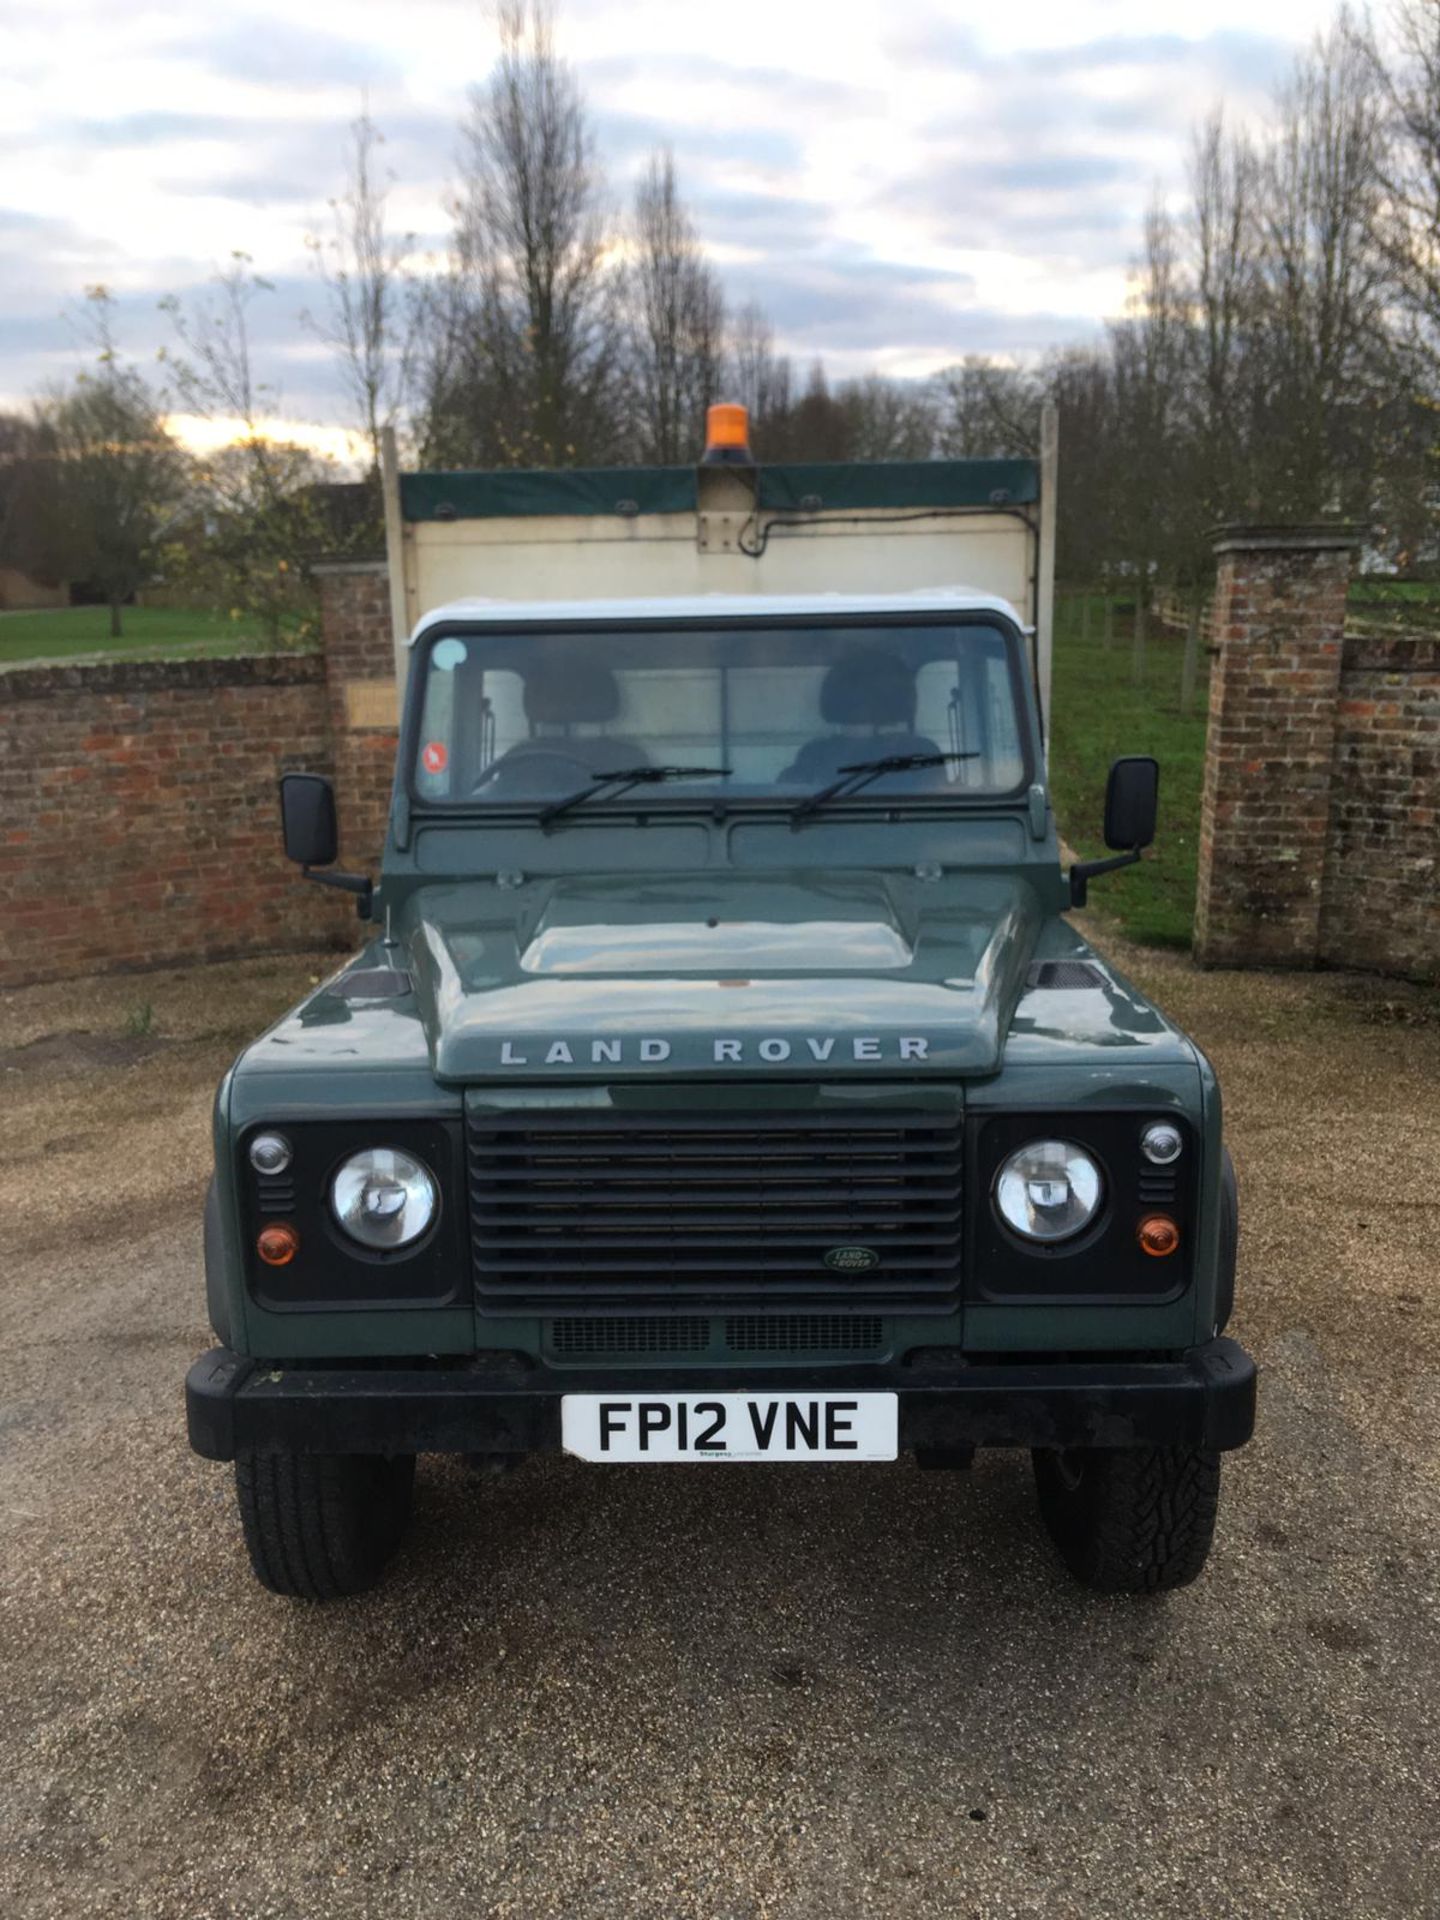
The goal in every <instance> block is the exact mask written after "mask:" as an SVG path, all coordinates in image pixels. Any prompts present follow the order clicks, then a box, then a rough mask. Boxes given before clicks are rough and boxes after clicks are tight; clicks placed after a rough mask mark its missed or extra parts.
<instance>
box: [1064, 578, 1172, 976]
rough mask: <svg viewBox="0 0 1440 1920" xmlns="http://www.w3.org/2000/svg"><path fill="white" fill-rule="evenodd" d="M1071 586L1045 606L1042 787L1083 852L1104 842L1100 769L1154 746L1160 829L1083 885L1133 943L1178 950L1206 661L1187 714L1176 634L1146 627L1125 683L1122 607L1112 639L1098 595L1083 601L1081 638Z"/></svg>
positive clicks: (1127, 632)
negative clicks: (1134, 860) (1106, 638)
mask: <svg viewBox="0 0 1440 1920" xmlns="http://www.w3.org/2000/svg"><path fill="white" fill-rule="evenodd" d="M1081 604H1082V597H1081V596H1080V595H1078V594H1067V595H1065V596H1064V597H1063V598H1062V597H1058V596H1057V599H1056V605H1055V678H1054V687H1053V698H1052V734H1053V738H1052V740H1051V746H1050V775H1051V787H1052V792H1053V796H1054V802H1055V812H1056V816H1057V818H1058V820H1059V823H1060V831H1061V833H1062V834H1063V835H1064V836H1065V838H1066V840H1067V841H1068V842H1069V843H1070V845H1071V846H1072V847H1074V848H1075V850H1076V852H1077V853H1079V854H1081V855H1082V856H1083V857H1085V858H1087V859H1089V858H1093V857H1096V856H1100V855H1103V854H1104V853H1105V852H1106V851H1107V849H1106V847H1105V844H1104V841H1103V839H1102V838H1101V821H1102V819H1103V817H1104V811H1105V776H1106V774H1107V773H1108V772H1109V769H1110V762H1111V761H1112V760H1115V759H1118V758H1119V756H1120V755H1121V754H1125V753H1153V754H1154V756H1155V758H1156V759H1157V760H1158V761H1159V762H1160V830H1159V833H1158V834H1157V835H1156V840H1155V845H1154V847H1153V848H1152V849H1151V850H1150V852H1149V853H1147V854H1146V855H1145V858H1144V859H1143V861H1142V862H1141V864H1140V865H1139V866H1138V867H1132V868H1130V869H1128V870H1127V871H1126V872H1123V873H1116V874H1110V875H1107V876H1106V877H1105V878H1104V879H1101V880H1097V881H1094V882H1093V883H1092V886H1091V892H1090V898H1091V900H1092V901H1093V902H1094V903H1095V904H1096V906H1098V907H1101V908H1103V910H1104V911H1105V912H1106V913H1107V914H1109V915H1110V916H1112V917H1113V918H1114V919H1116V920H1118V921H1119V922H1120V924H1121V926H1122V927H1123V928H1124V930H1125V932H1126V933H1127V934H1128V935H1129V936H1130V938H1131V939H1132V940H1139V941H1143V942H1144V943H1145V944H1146V945H1149V946H1160V947H1188V946H1189V944H1190V934H1191V925H1192V922H1193V920H1194V915H1195V869H1196V863H1197V859H1198V851H1199V838H1200V789H1201V784H1202V781H1203V777H1204V767H1205V713H1206V703H1207V699H1208V692H1207V670H1208V664H1209V663H1208V661H1207V660H1206V658H1205V655H1204V654H1203V652H1202V654H1201V659H1200V675H1199V681H1198V684H1197V687H1196V692H1195V703H1194V707H1193V709H1192V711H1191V712H1189V713H1186V714H1182V713H1181V711H1180V661H1181V656H1182V654H1183V652H1184V644H1185V643H1184V636H1183V635H1181V634H1172V633H1170V632H1169V631H1168V630H1167V629H1163V628H1159V627H1155V626H1153V625H1152V627H1151V630H1150V635H1149V638H1148V641H1147V644H1146V650H1145V651H1146V665H1145V684H1144V686H1143V687H1136V686H1134V685H1133V684H1132V681H1131V662H1130V643H1131V623H1130V615H1129V612H1128V611H1126V612H1124V613H1121V614H1117V617H1116V622H1115V629H1116V631H1115V640H1114V644H1113V645H1112V646H1111V647H1110V648H1108V649H1107V648H1106V647H1105V645H1104V643H1103V641H1102V639H1101V601H1100V596H1099V595H1098V594H1096V595H1094V596H1092V598H1091V602H1090V638H1089V639H1088V640H1082V638H1081Z"/></svg>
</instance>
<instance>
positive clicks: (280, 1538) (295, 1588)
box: [235, 1448, 415, 1600]
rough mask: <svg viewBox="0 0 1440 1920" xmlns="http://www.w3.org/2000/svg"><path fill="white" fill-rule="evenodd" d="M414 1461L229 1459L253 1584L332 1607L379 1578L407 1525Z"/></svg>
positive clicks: (275, 1455)
mask: <svg viewBox="0 0 1440 1920" xmlns="http://www.w3.org/2000/svg"><path fill="white" fill-rule="evenodd" d="M414 1485H415V1456H414V1455H413V1454H402V1455H401V1456H399V1457H398V1458H397V1459H393V1460H387V1459H385V1458H383V1457H381V1456H380V1455H378V1454H365V1453H342V1454H308V1453H289V1452H286V1451H284V1450H282V1449H272V1448H267V1449H265V1450H264V1451H261V1452H254V1453H240V1454H237V1455H236V1458H235V1493H236V1497H237V1499H238V1501H239V1503H240V1524H241V1526H242V1527H243V1528H244V1530H245V1545H246V1547H247V1548H248V1549H249V1552H250V1564H251V1566H252V1567H253V1568H254V1569H255V1577H256V1579H257V1580H259V1582H260V1583H261V1585H262V1586H266V1587H268V1588H269V1589H270V1591H271V1592H272V1593H282V1594H285V1595H286V1596H287V1597H288V1598H290V1599H293V1600H338V1599H340V1598H342V1597H343V1596H344V1595H345V1594H349V1593H362V1592H363V1591H364V1590H365V1588H366V1587H372V1586H374V1584H375V1582H376V1581H377V1580H378V1579H379V1578H380V1574H381V1572H382V1571H383V1569H384V1566H385V1563H386V1561H387V1560H388V1559H389V1558H390V1556H391V1554H392V1553H394V1551H395V1549H396V1547H398V1546H399V1544H400V1541H401V1539H402V1538H403V1537H404V1533H405V1529H406V1526H407V1525H408V1523H409V1519H410V1506H411V1500H412V1495H413V1491H414Z"/></svg>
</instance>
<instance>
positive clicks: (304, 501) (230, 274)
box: [161, 253, 344, 642]
mask: <svg viewBox="0 0 1440 1920" xmlns="http://www.w3.org/2000/svg"><path fill="white" fill-rule="evenodd" d="M273 292H274V288H273V286H272V285H271V283H270V282H269V281H268V280H266V279H264V278H263V277H262V276H260V275H259V274H257V273H256V272H255V271H254V268H253V266H252V264H251V261H250V258H249V255H248V254H244V253H235V254H233V255H232V256H231V261H230V265H229V266H228V267H227V268H226V269H225V270H224V271H223V272H222V273H220V274H217V275H216V278H215V283H214V287H213V290H212V292H211V293H210V294H209V295H205V296H201V297H200V298H199V299H197V300H195V301H193V302H192V303H191V305H190V306H189V307H188V308H187V307H185V306H184V305H183V304H182V303H181V302H180V301H179V300H177V299H174V298H170V299H167V300H164V301H162V302H161V307H162V309H163V310H164V311H165V312H166V313H168V315H169V316H170V320H171V324H172V326H173V327H174V330H175V336H176V340H177V343H178V344H177V347H176V348H175V349H172V350H169V351H167V352H166V354H165V359H166V362H167V364H168V366H169V368H170V370H171V375H172V378H173V379H174V382H175V389H176V393H177V395H178V397H179V398H180V400H181V401H182V402H183V404H184V405H186V406H187V407H188V408H189V409H190V410H191V411H192V412H194V413H195V414H197V415H199V416H200V417H201V418H202V419H206V420H210V421H214V422H216V423H217V424H219V425H220V426H222V427H225V428H229V429H231V430H232V437H231V439H230V440H229V441H228V442H227V443H225V444H223V445H222V446H221V447H220V448H219V449H218V450H217V451H216V452H215V453H213V454H212V455H210V456H209V457H208V458H207V459H205V460H204V461H202V462H201V463H200V464H199V468H198V474H197V477H198V481H199V485H200V492H201V499H202V506H203V512H204V515H205V518H206V522H207V527H206V538H205V542H204V550H203V562H202V564H203V563H208V564H209V565H210V566H212V567H213V568H214V569H216V570H217V571H218V575H219V582H218V584H219V585H220V586H221V587H222V588H223V590H224V593H225V597H226V598H227V599H228V600H229V602H230V603H231V605H232V606H233V607H234V608H235V609H236V610H237V611H243V612H247V613H251V614H254V615H255V616H256V617H257V618H258V619H259V620H260V621H261V622H262V623H263V625H264V627H265V629H266V632H267V634H268V635H269V637H270V639H271V640H272V642H278V641H279V640H280V638H281V637H282V635H283V634H284V633H285V632H286V630H287V629H302V630H303V628H304V627H305V626H306V625H307V624H308V623H309V622H310V621H311V620H312V619H313V616H314V595H313V591H312V588H311V584H310V573H309V569H310V563H311V562H312V561H313V560H314V559H315V558H316V557H317V555H318V554H320V553H321V552H323V551H325V550H326V549H327V548H333V547H335V546H337V545H343V544H344V540H343V536H342V538H341V539H339V540H337V539H336V538H335V534H334V529H333V528H332V526H331V525H330V523H329V522H328V520H327V517H326V512H325V506H324V496H323V493H322V491H321V482H322V481H323V480H324V478H325V471H326V470H325V467H324V464H323V463H322V462H321V461H320V460H319V459H317V457H316V456H315V455H314V454H313V453H312V452H310V450H309V449H308V448H306V447H303V446H298V445H296V444H295V443H293V442H291V441H287V440H282V439H280V438H278V437H276V436H275V434H274V432H273V422H274V420H275V418H276V417H277V415H278V414H279V411H280V394H279V391H278V389H277V388H276V387H275V386H274V385H273V384H271V383H270V382H269V381H267V380H265V379H263V378H262V377H261V375H260V373H259V372H258V370H257V367H256V363H255V353H254V346H253V340H252V331H251V310H252V308H253V307H254V305H255V303H256V301H257V300H260V299H263V298H264V297H265V296H266V295H268V294H270V293H273Z"/></svg>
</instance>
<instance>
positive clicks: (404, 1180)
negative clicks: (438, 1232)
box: [330, 1147, 440, 1252]
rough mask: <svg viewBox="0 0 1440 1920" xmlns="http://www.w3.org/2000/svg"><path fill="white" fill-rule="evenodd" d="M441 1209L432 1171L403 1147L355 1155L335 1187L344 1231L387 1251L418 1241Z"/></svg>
mask: <svg viewBox="0 0 1440 1920" xmlns="http://www.w3.org/2000/svg"><path fill="white" fill-rule="evenodd" d="M439 1204H440V1194H439V1189H438V1188H437V1187H436V1185H435V1176H434V1175H433V1174H432V1173H431V1171H430V1169H429V1168H428V1167H426V1166H424V1165H422V1164H421V1162H420V1161H419V1160H416V1159H415V1158H414V1157H413V1156H412V1155H410V1154H408V1153H401V1152H400V1150H399V1148H398V1147H370V1148H367V1149H366V1151H365V1152H364V1153H357V1154H354V1155H352V1156H351V1158H350V1159H348V1160H347V1161H346V1162H345V1164H344V1166H343V1167H341V1169H340V1171H339V1172H338V1173H337V1174H336V1176H335V1179H334V1181H333V1183H332V1184H331V1188H330V1208H331V1211H332V1212H333V1213H334V1215H335V1218H336V1220H337V1221H338V1222H339V1223H340V1225H341V1227H342V1228H343V1229H344V1230H345V1232H346V1233H348V1234H349V1235H350V1238H351V1239H352V1240H358V1241H359V1242H360V1244H361V1246H362V1247H374V1248H376V1249H377V1250H379V1251H381V1252H385V1251H388V1250H389V1249H391V1248H394V1247H408V1246H409V1245H410V1243H411V1241H412V1240H418V1239H419V1238H420V1236H421V1234H422V1233H424V1231H425V1229H426V1228H427V1227H428V1226H429V1225H430V1222H431V1221H432V1220H433V1219H434V1218H435V1212H436V1208H437V1207H438V1206H439Z"/></svg>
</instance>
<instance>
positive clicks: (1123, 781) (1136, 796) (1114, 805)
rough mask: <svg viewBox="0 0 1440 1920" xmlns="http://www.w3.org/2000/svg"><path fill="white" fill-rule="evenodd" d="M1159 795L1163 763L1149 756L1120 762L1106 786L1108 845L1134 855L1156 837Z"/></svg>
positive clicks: (1135, 754)
mask: <svg viewBox="0 0 1440 1920" xmlns="http://www.w3.org/2000/svg"><path fill="white" fill-rule="evenodd" d="M1159 793H1160V762H1159V761H1158V760H1152V759H1151V757H1150V755H1149V754H1148V753H1132V754H1129V755H1127V756H1126V757H1125V758H1124V759H1123V760H1117V761H1116V762H1115V763H1114V765H1113V766H1112V767H1111V769H1110V778H1109V779H1108V780H1107V781H1106V783H1105V844H1106V846H1107V847H1114V848H1116V849H1117V850H1121V849H1123V850H1124V851H1125V852H1127V853H1129V852H1132V851H1133V850H1134V849H1135V848H1137V847H1148V846H1150V845H1151V843H1152V842H1153V841H1154V838H1155V814H1156V807H1157V803H1158V799H1159Z"/></svg>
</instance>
